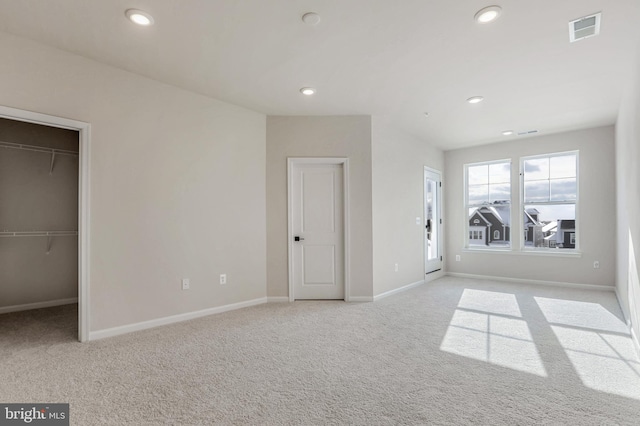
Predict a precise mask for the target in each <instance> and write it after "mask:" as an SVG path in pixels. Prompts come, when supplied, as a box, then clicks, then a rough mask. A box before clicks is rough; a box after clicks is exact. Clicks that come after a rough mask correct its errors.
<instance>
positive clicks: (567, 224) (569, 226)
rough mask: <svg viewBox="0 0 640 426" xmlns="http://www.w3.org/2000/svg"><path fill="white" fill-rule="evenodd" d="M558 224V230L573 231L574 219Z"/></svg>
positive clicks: (574, 226) (560, 221) (561, 221)
mask: <svg viewBox="0 0 640 426" xmlns="http://www.w3.org/2000/svg"><path fill="white" fill-rule="evenodd" d="M558 223H559V224H560V229H575V228H576V221H575V219H565V220H559V221H558Z"/></svg>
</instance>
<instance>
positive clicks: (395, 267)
mask: <svg viewBox="0 0 640 426" xmlns="http://www.w3.org/2000/svg"><path fill="white" fill-rule="evenodd" d="M393 270H394V271H396V272H398V264H397V263H396V264H395V265H394V266H393Z"/></svg>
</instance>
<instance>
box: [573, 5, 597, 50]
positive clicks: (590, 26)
mask: <svg viewBox="0 0 640 426" xmlns="http://www.w3.org/2000/svg"><path fill="white" fill-rule="evenodd" d="M601 16H602V13H600V12H598V13H595V14H593V15H589V16H585V17H582V18H579V19H576V20H575V21H571V22H569V41H570V42H571V43H573V42H574V41H578V40H583V39H585V38H587V37H593V36H596V35H598V34H600V17H601Z"/></svg>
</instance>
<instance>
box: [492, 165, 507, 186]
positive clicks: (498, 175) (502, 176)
mask: <svg viewBox="0 0 640 426" xmlns="http://www.w3.org/2000/svg"><path fill="white" fill-rule="evenodd" d="M509 182H511V163H496V164H490V165H489V183H509Z"/></svg>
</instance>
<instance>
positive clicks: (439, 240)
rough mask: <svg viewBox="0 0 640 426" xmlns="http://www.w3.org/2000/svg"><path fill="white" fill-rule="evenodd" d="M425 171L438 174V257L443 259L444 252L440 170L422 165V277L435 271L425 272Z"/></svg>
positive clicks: (441, 262)
mask: <svg viewBox="0 0 640 426" xmlns="http://www.w3.org/2000/svg"><path fill="white" fill-rule="evenodd" d="M427 173H434V174H436V175H438V176H439V180H438V182H439V186H438V189H437V190H436V204H437V209H438V222H439V223H436V226H437V227H438V253H439V255H440V259H444V254H443V253H442V247H443V244H442V240H443V238H442V237H443V234H442V229H443V228H444V226H443V218H442V172H441V171H440V170H436V169H432V168H431V167H427V166H424V172H423V174H422V186H423V189H422V194H423V195H422V196H423V198H424V207H423V209H422V210H423V220H422V222H423V229H422V231H423V232H422V235H423V243H424V244H423V245H422V246H423V248H424V256H423V259H424V271H423V272H424V274H423V277H426V275H427V274H428V273H431V272H436V271H430V272H427V231H426V229H425V226H426V223H427V218H426V216H425V214H426V211H427V196H426V195H427V188H426V187H425V184H426V180H427V179H426V177H427V176H426V174H427ZM443 268H444V261H443V260H440V271H442V270H443Z"/></svg>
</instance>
